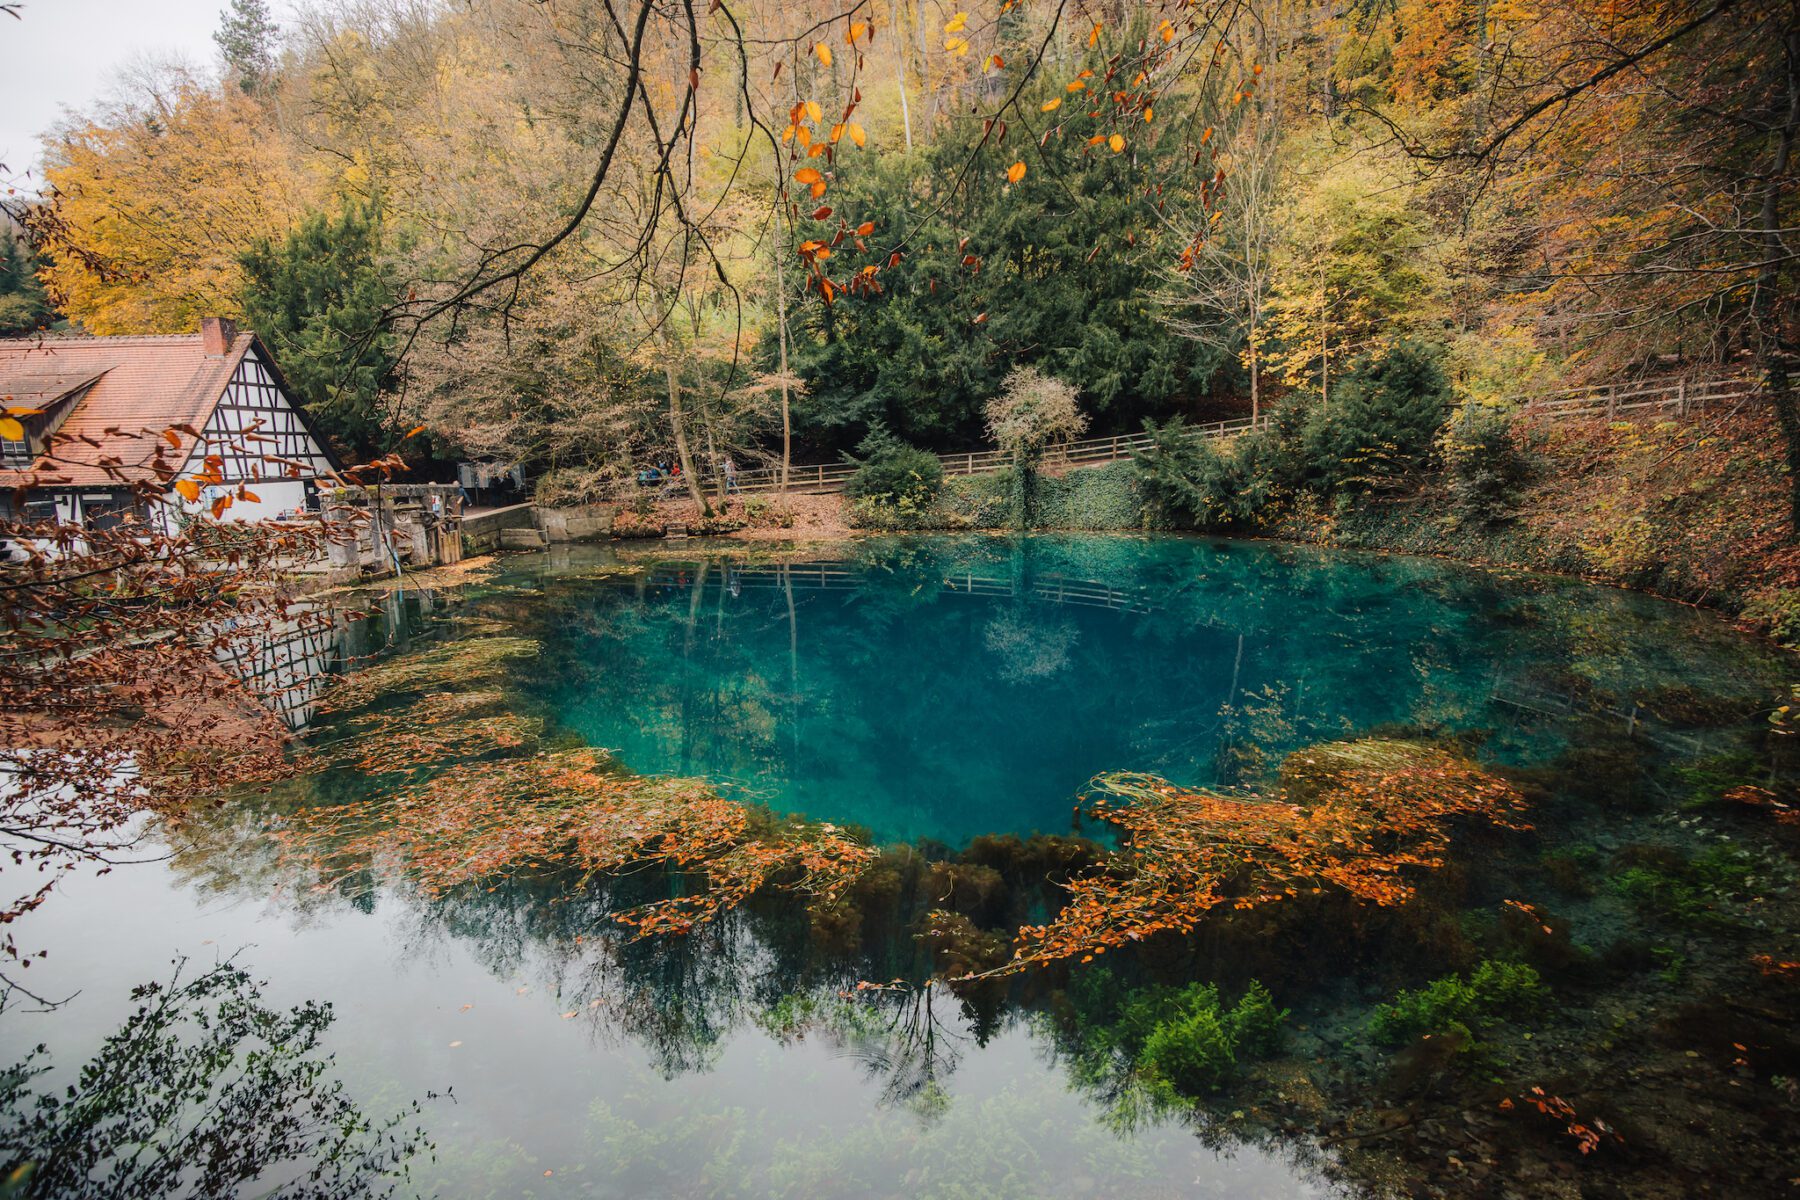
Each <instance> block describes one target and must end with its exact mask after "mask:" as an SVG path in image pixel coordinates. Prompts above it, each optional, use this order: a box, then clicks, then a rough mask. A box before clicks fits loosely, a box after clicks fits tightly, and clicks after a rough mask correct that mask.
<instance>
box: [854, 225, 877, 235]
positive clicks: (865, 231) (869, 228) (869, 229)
mask: <svg viewBox="0 0 1800 1200" xmlns="http://www.w3.org/2000/svg"><path fill="white" fill-rule="evenodd" d="M874 232H875V222H873V221H864V222H863V223H862V224H861V225H858V226H857V227H856V236H857V237H868V236H869V235H870V234H871V233H874Z"/></svg>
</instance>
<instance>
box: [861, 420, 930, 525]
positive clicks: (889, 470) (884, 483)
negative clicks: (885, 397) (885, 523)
mask: <svg viewBox="0 0 1800 1200" xmlns="http://www.w3.org/2000/svg"><path fill="white" fill-rule="evenodd" d="M856 449H857V453H858V454H860V455H862V457H861V458H856V457H853V456H850V455H845V457H846V458H847V459H849V461H851V462H852V463H855V464H856V472H855V474H853V475H851V476H850V478H849V479H848V480H847V481H845V483H844V493H845V494H846V495H847V496H849V497H850V498H851V499H852V500H870V501H875V502H876V503H878V504H885V505H894V506H898V505H901V504H903V503H904V504H907V505H910V506H911V507H912V508H914V509H923V508H925V507H926V506H928V505H929V504H930V503H931V502H932V501H933V500H934V499H936V498H937V494H938V490H939V489H940V488H941V487H942V486H943V483H944V464H943V463H941V462H939V461H938V458H937V455H935V454H931V453H928V452H926V451H924V450H920V449H918V448H917V447H914V446H909V445H907V444H906V443H905V442H903V441H901V440H900V439H899V438H897V437H895V436H894V435H893V434H891V433H889V432H888V431H887V430H885V429H879V428H878V429H875V430H873V431H871V432H870V434H869V436H868V437H866V438H864V439H863V440H862V443H861V444H860V445H859V446H857V448H856Z"/></svg>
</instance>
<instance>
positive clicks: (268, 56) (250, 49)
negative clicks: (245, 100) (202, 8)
mask: <svg viewBox="0 0 1800 1200" xmlns="http://www.w3.org/2000/svg"><path fill="white" fill-rule="evenodd" d="M279 32H280V29H279V27H277V26H276V24H275V22H274V21H273V20H271V19H270V17H269V6H268V3H267V2H266V0H231V7H230V9H228V10H227V11H225V12H222V13H220V14H219V28H218V29H217V30H216V31H214V33H213V41H215V42H217V43H218V45H219V53H220V54H221V55H223V56H224V59H225V72H226V74H227V75H228V76H230V77H231V79H233V80H234V81H236V83H237V85H238V87H240V88H242V89H243V90H244V91H246V92H248V93H250V94H251V95H255V94H256V93H258V92H261V91H262V90H263V89H264V88H265V87H266V86H268V84H269V82H270V81H271V80H272V79H273V78H274V75H275V38H276V35H277V34H278V33H279Z"/></svg>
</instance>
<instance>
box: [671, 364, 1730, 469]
mask: <svg viewBox="0 0 1800 1200" xmlns="http://www.w3.org/2000/svg"><path fill="white" fill-rule="evenodd" d="M1758 391H1759V385H1758V384H1757V382H1756V380H1754V379H1752V378H1747V377H1743V376H1731V377H1728V378H1724V379H1710V380H1704V381H1700V382H1692V381H1689V380H1686V379H1677V380H1674V381H1671V382H1661V383H1643V382H1632V383H1597V384H1592V385H1589V386H1586V387H1577V388H1564V389H1562V390H1560V391H1554V392H1533V393H1529V394H1524V395H1517V396H1508V397H1507V398H1506V399H1507V401H1508V402H1509V403H1513V404H1517V405H1518V406H1519V407H1520V408H1521V409H1523V410H1524V411H1526V412H1530V413H1534V414H1537V415H1540V416H1545V417H1552V418H1555V417H1604V418H1606V419H1607V420H1617V419H1619V418H1620V417H1625V416H1631V415H1634V414H1641V413H1645V412H1651V411H1656V412H1667V413H1672V414H1674V415H1675V416H1687V415H1689V414H1691V413H1698V412H1702V411H1705V410H1706V409H1709V408H1717V407H1719V406H1721V405H1724V404H1731V403H1736V402H1738V401H1742V400H1747V399H1749V398H1750V397H1752V396H1755V395H1756V394H1757V392H1758ZM1268 424H1269V418H1268V417H1267V416H1262V417H1258V418H1255V419H1252V418H1250V417H1238V418H1235V419H1233V420H1229V421H1212V422H1208V423H1206V424H1203V425H1189V426H1188V427H1187V428H1188V432H1189V433H1190V435H1192V436H1194V437H1198V438H1206V439H1215V438H1233V437H1237V436H1238V435H1240V434H1244V433H1249V432H1250V431H1251V430H1253V429H1264V428H1267V427H1268ZM1154 440H1155V439H1154V438H1153V437H1152V436H1151V435H1150V434H1147V433H1122V434H1117V435H1114V436H1112V437H1097V438H1087V439H1085V440H1083V441H1078V442H1065V443H1063V444H1061V445H1059V446H1052V447H1050V448H1049V449H1048V450H1047V451H1046V452H1045V454H1044V459H1043V462H1044V464H1045V465H1047V466H1053V467H1054V466H1069V467H1093V466H1100V465H1102V464H1105V463H1110V462H1117V461H1119V460H1120V459H1124V458H1130V457H1131V456H1132V455H1134V454H1137V453H1139V452H1141V451H1144V450H1148V449H1149V448H1150V446H1151V445H1152V443H1153V442H1154ZM937 458H938V461H939V462H941V463H942V464H943V465H944V474H946V475H984V474H987V473H989V472H992V471H998V470H1001V469H1002V468H1004V467H1005V466H1006V465H1007V464H1008V462H1009V461H1010V459H1009V458H1008V456H1007V454H1006V453H1005V452H1004V451H1001V450H969V451H964V452H962V453H959V454H940V455H938V456H937ZM855 473H856V466H855V464H853V463H847V462H838V463H829V464H827V463H820V464H817V465H813V466H796V467H791V468H789V471H788V491H790V492H795V493H799V494H801V495H816V494H821V493H826V492H837V491H842V490H843V487H844V484H845V482H846V481H847V480H848V479H849V478H850V476H852V475H854V474H855ZM703 478H705V479H706V484H707V487H708V488H716V487H717V486H718V479H717V477H716V476H714V475H712V474H711V473H710V472H708V473H706V474H705V475H704V476H703ZM780 488H781V469H780V468H779V467H769V468H764V469H759V470H755V471H739V472H738V476H737V490H738V491H740V492H745V493H751V494H754V493H758V492H774V491H779V490H780Z"/></svg>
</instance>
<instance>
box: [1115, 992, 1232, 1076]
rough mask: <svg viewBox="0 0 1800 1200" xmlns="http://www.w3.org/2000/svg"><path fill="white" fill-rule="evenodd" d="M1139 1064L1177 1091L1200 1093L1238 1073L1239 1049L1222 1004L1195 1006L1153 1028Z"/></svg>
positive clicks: (1145, 1070) (1149, 1073)
mask: <svg viewBox="0 0 1800 1200" xmlns="http://www.w3.org/2000/svg"><path fill="white" fill-rule="evenodd" d="M1138 1065H1139V1067H1140V1068H1141V1069H1142V1070H1143V1071H1144V1073H1145V1074H1147V1075H1149V1076H1151V1077H1152V1078H1154V1079H1157V1080H1160V1081H1161V1082H1163V1083H1166V1084H1168V1085H1169V1086H1170V1087H1172V1088H1174V1089H1175V1090H1176V1091H1178V1092H1182V1093H1185V1094H1188V1095H1198V1094H1202V1093H1205V1092H1212V1091H1217V1090H1218V1089H1219V1088H1220V1087H1222V1086H1223V1085H1224V1084H1226V1083H1227V1082H1229V1081H1230V1080H1231V1078H1232V1076H1234V1075H1235V1074H1237V1053H1236V1050H1235V1048H1234V1047H1233V1045H1232V1041H1231V1033H1230V1031H1229V1030H1228V1029H1227V1028H1226V1023H1225V1022H1224V1021H1223V1020H1221V1019H1220V1015H1219V1010H1218V1008H1216V1007H1213V1008H1193V1009H1190V1010H1188V1011H1187V1012H1184V1013H1183V1014H1182V1015H1181V1016H1179V1017H1176V1018H1175V1019H1174V1020H1172V1021H1168V1022H1165V1023H1163V1024H1160V1025H1158V1026H1157V1027H1156V1028H1155V1029H1153V1030H1151V1032H1150V1036H1149V1037H1147V1038H1145V1039H1144V1049H1143V1052H1142V1053H1141V1054H1140V1055H1139V1056H1138Z"/></svg>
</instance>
